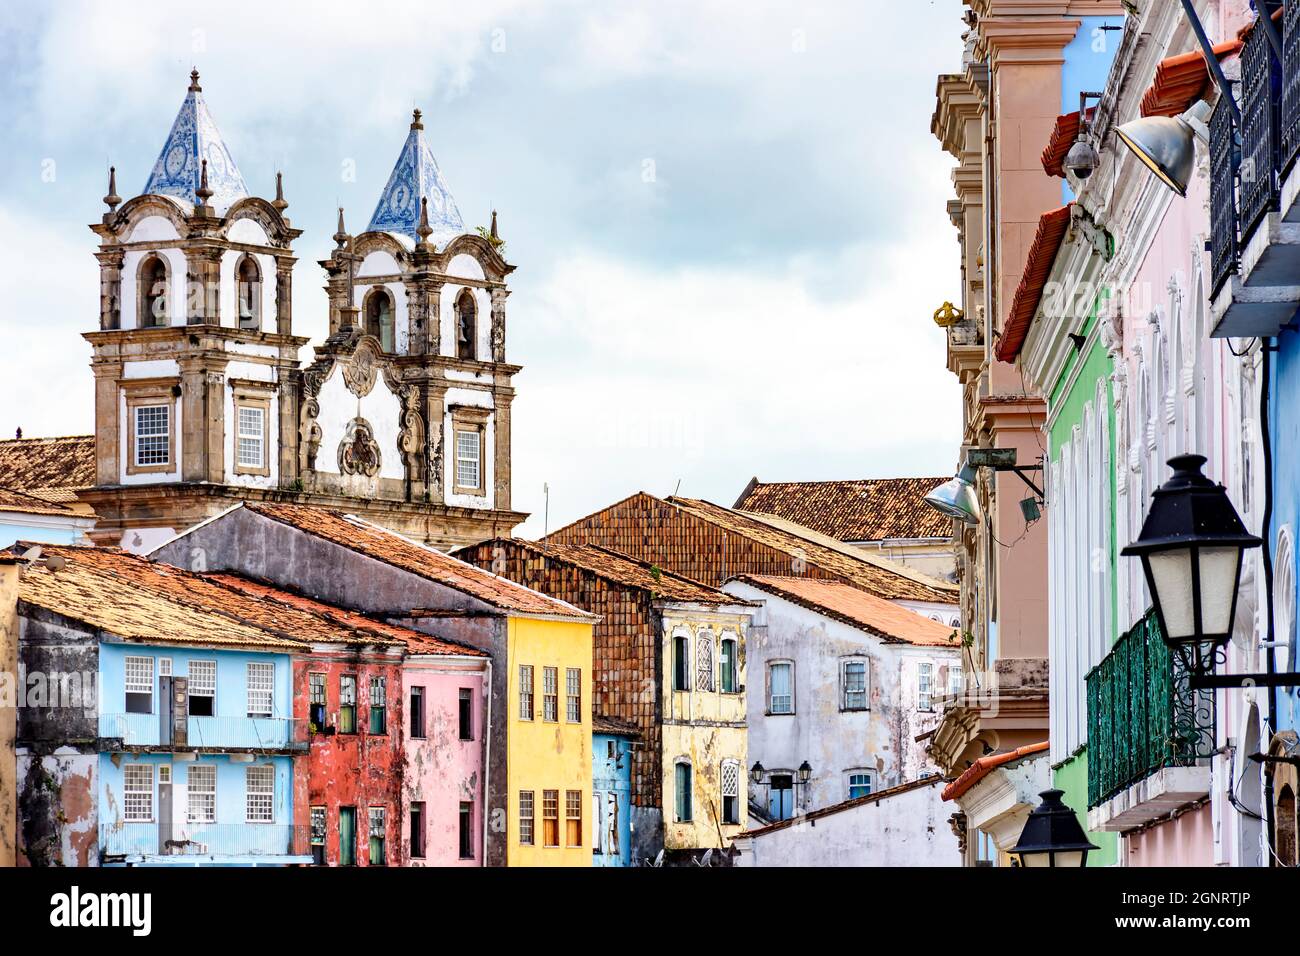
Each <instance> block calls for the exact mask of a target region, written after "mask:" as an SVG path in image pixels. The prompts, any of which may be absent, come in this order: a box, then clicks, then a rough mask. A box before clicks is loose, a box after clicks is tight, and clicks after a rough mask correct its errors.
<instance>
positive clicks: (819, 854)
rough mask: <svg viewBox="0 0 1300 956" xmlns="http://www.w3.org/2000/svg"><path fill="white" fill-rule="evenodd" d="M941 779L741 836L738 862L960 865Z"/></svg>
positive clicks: (842, 804) (904, 786) (736, 844)
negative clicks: (942, 798) (941, 789)
mask: <svg viewBox="0 0 1300 956" xmlns="http://www.w3.org/2000/svg"><path fill="white" fill-rule="evenodd" d="M942 782H943V781H942V779H941V778H939V777H937V776H936V777H930V778H927V779H925V780H914V781H912V782H911V783H905V784H902V785H901V786H897V787H891V788H890V789H888V790H882V791H881V792H880V793H875V794H872V795H870V796H867V797H858V798H856V799H854V800H845V801H842V802H840V803H837V804H835V805H833V806H829V807H825V808H823V809H821V810H814V811H813V812H811V813H809V814H806V815H804V816H801V817H796V818H794V819H792V820H783V821H781V822H779V823H772V824H769V825H768V826H764V827H760V828H758V829H756V830H750V831H748V832H747V833H743V834H741V835H740V836H739V837H737V838H736V840H735V841H734V843H733V844H732V845H733V846H734V848H735V851H736V857H735V865H736V866H959V865H960V864H961V851H960V847H961V842H960V840H959V838H958V835H957V833H955V832H954V830H953V828H952V826H950V825H949V822H948V817H949V816H950V815H951V808H950V806H948V805H945V804H944V803H943V801H942V800H941V799H940V796H939V785H940V784H941V783H942Z"/></svg>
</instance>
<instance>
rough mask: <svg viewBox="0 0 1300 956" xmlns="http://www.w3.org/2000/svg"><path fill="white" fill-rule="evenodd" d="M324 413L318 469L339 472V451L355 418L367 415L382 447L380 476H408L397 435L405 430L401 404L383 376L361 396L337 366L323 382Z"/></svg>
mask: <svg viewBox="0 0 1300 956" xmlns="http://www.w3.org/2000/svg"><path fill="white" fill-rule="evenodd" d="M317 400H318V403H319V405H320V415H318V416H317V418H316V423H317V424H318V425H319V426H320V429H321V442H320V450H319V452H318V453H317V455H316V470H317V471H320V472H328V473H329V474H334V475H337V474H339V462H338V450H339V445H340V444H341V443H342V442H343V436H344V435H345V434H346V432H347V427H348V423H349V422H351V421H352V419H354V418H357V417H360V418H364V419H365V420H366V421H367V422H368V423H369V424H370V428H371V431H372V433H373V434H374V436H375V443H376V444H378V446H379V475H378V477H380V478H396V479H398V480H401V479H403V478H405V477H406V471H405V469H404V468H403V467H402V457H401V453H400V452H399V451H398V448H397V436H398V434H399V433H400V432H401V422H400V420H399V419H400V417H401V416H400V411H401V403H400V402H399V401H398V399H397V396H396V395H394V394H393V393H392V392H391V391H389V389H388V384H387V383H386V382H385V381H384V378H383V376H382V375H379V376H377V377H376V378H375V386H374V388H372V389H371V390H370V394H368V395H366V396H364V397H363V398H357V396H355V395H354V394H352V392H350V391H348V387H347V385H346V384H345V383H344V381H343V373H342V372H341V371H339V369H338V368H335V369H334V371H333V372H332V373H331V375H330V377H329V378H327V379H326V380H325V383H324V384H323V385H321V389H320V395H319V396H318V399H317Z"/></svg>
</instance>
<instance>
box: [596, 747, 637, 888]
mask: <svg viewBox="0 0 1300 956" xmlns="http://www.w3.org/2000/svg"><path fill="white" fill-rule="evenodd" d="M630 743H631V741H629V740H628V738H626V737H622V736H616V735H614V734H595V735H593V737H592V760H593V764H592V772H591V788H592V797H591V808H592V812H591V827H592V838H591V848H592V857H591V865H592V866H631V865H632V831H631V817H630V815H629V814H630V811H631V809H632V806H631V800H630V791H631V788H632V754H631V747H630V746H629V744H630Z"/></svg>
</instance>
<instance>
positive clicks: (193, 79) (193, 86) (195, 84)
mask: <svg viewBox="0 0 1300 956" xmlns="http://www.w3.org/2000/svg"><path fill="white" fill-rule="evenodd" d="M190 92H191V93H201V92H203V87H201V86H199V68H198V67H195V68H194V69H192V70H190Z"/></svg>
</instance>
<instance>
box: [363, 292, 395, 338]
mask: <svg viewBox="0 0 1300 956" xmlns="http://www.w3.org/2000/svg"><path fill="white" fill-rule="evenodd" d="M366 334H367V335H373V336H374V337H375V338H377V339H379V344H380V346H381V347H382V348H383V350H384V351H385V352H391V351H393V297H392V295H391V294H390V293H389V292H388V290H387V289H383V288H375V289H371V290H370V294H369V295H367V296H366Z"/></svg>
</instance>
